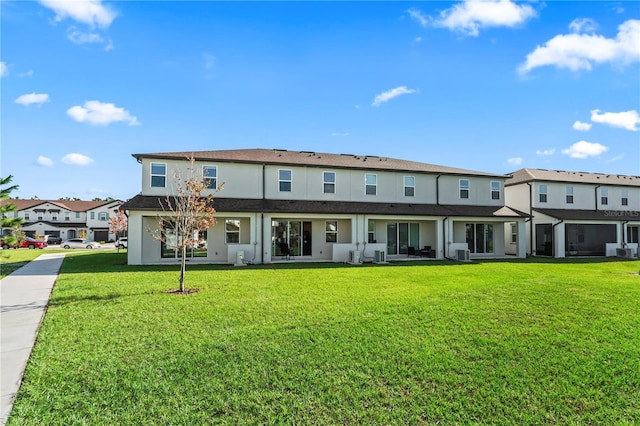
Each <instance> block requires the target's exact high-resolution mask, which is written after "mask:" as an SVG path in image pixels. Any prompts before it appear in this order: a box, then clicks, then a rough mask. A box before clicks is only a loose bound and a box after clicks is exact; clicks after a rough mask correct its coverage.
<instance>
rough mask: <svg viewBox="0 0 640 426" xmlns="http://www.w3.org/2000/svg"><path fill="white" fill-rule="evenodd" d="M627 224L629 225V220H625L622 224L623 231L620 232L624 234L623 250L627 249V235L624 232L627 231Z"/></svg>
mask: <svg viewBox="0 0 640 426" xmlns="http://www.w3.org/2000/svg"><path fill="white" fill-rule="evenodd" d="M627 223H629V221H628V220H625V221H624V222H622V229H621V230H620V232H622V248H625V247H627V241H626V239H627V238H626V236H627V233H626V232H624V231H625V229H624V227H625V225H626V224H627Z"/></svg>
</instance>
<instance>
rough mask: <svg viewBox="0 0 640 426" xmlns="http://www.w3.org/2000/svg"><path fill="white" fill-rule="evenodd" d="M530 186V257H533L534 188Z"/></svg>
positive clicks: (528, 183) (529, 183)
mask: <svg viewBox="0 0 640 426" xmlns="http://www.w3.org/2000/svg"><path fill="white" fill-rule="evenodd" d="M527 185H529V255H530V256H533V186H532V185H531V182H527Z"/></svg>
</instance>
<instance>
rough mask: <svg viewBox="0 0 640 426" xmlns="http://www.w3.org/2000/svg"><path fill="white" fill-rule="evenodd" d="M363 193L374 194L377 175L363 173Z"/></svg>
mask: <svg viewBox="0 0 640 426" xmlns="http://www.w3.org/2000/svg"><path fill="white" fill-rule="evenodd" d="M364 186H365V194H367V195H376V193H377V186H378V175H369V174H367V175H365V176H364Z"/></svg>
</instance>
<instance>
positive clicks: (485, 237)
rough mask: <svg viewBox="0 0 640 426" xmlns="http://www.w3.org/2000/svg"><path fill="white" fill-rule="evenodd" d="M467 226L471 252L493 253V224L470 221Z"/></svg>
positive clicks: (468, 243)
mask: <svg viewBox="0 0 640 426" xmlns="http://www.w3.org/2000/svg"><path fill="white" fill-rule="evenodd" d="M466 228H467V245H468V246H469V251H470V252H471V253H493V224H491V223H468V224H467V225H466Z"/></svg>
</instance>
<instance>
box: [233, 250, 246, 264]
mask: <svg viewBox="0 0 640 426" xmlns="http://www.w3.org/2000/svg"><path fill="white" fill-rule="evenodd" d="M233 266H245V263H244V250H238V251H237V252H236V263H235V265H233Z"/></svg>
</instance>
